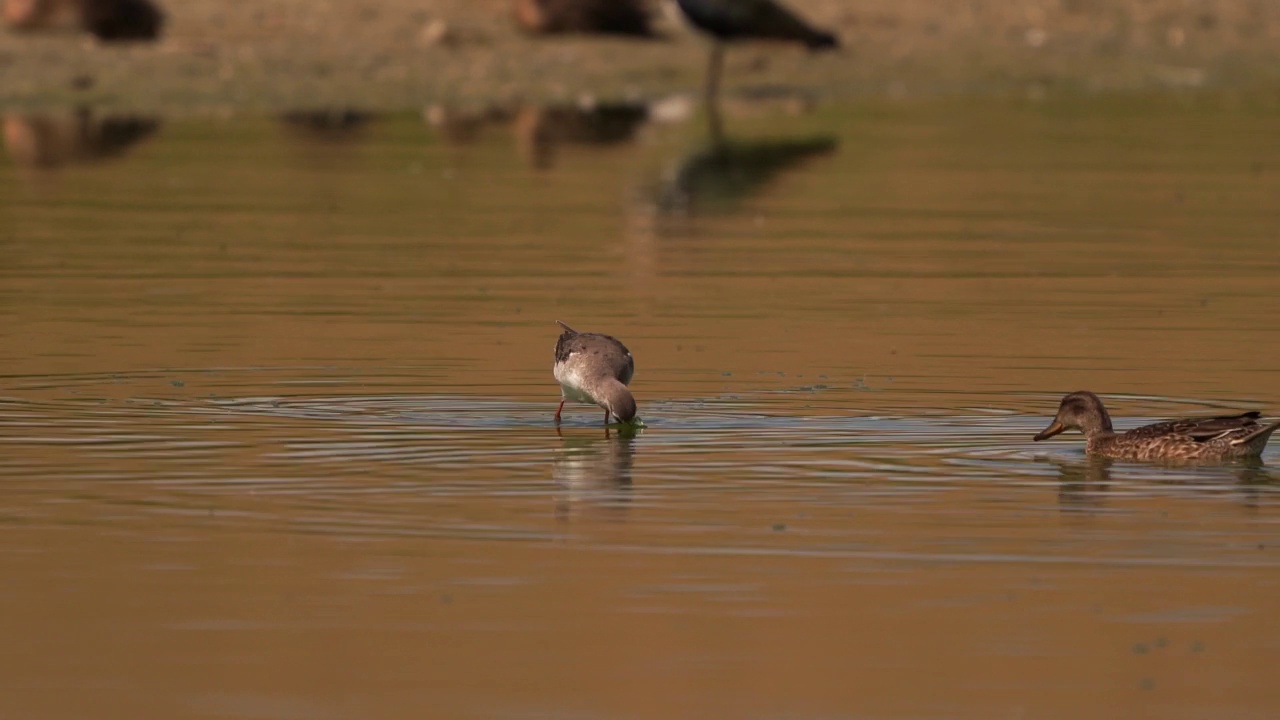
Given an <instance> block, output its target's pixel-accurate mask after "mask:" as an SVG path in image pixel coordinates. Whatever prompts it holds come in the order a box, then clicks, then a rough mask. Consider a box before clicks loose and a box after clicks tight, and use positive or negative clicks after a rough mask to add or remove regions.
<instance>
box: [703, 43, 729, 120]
mask: <svg viewBox="0 0 1280 720" xmlns="http://www.w3.org/2000/svg"><path fill="white" fill-rule="evenodd" d="M723 67H724V43H722V42H720V41H718V40H717V41H715V42H713V43H711V57H710V58H709V59H708V60H707V85H706V96H705V98H704V99H705V100H706V102H707V105H714V104H715V102H716V96H717V95H719V94H720V71H721V69H722V68H723Z"/></svg>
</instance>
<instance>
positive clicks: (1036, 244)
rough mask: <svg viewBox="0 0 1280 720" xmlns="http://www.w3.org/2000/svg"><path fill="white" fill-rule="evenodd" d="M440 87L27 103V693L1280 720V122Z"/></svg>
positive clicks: (252, 703) (13, 664)
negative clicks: (578, 366) (464, 98)
mask: <svg viewBox="0 0 1280 720" xmlns="http://www.w3.org/2000/svg"><path fill="white" fill-rule="evenodd" d="M427 115H428V117H429V118H431V122H424V121H423V120H422V119H420V118H418V117H414V116H408V115H406V116H387V117H373V116H365V115H363V114H360V113H344V114H334V115H330V116H327V117H314V116H308V115H296V116H288V117H286V118H282V119H269V118H263V119H257V120H199V119H187V120H165V119H157V118H123V117H118V118H103V117H99V116H95V115H94V114H92V113H88V112H84V113H79V114H70V113H69V114H67V115H65V116H50V115H45V116H19V115H10V116H7V117H6V118H5V126H4V130H5V133H4V139H5V149H6V151H7V153H6V154H4V155H2V156H0V250H2V251H3V256H4V258H5V262H4V263H3V265H0V488H2V491H3V501H2V502H0V532H2V533H3V536H4V542H3V543H0V576H3V578H4V582H3V583H2V584H0V637H3V638H4V641H5V642H4V644H5V646H6V651H5V652H4V653H0V717H3V718H8V717H14V718H28V717H32V718H34V717H86V716H92V717H103V718H137V717H198V718H206V717H207V718H369V717H388V718H390V717H405V716H409V715H414V716H419V717H442V718H446V717H447V718H472V717H474V718H495V717H501V718H641V717H644V718H648V717H689V718H710V717H742V718H815V719H816V718H961V717H963V718H1022V717H1026V718H1080V717H1124V718H1134V717H1138V718H1143V717H1150V718H1188V719H1190V718H1205V717H1214V718H1270V717H1274V715H1275V712H1276V711H1277V708H1280V690H1278V689H1277V687H1276V685H1275V683H1274V678H1273V675H1274V669H1275V668H1276V667H1277V662H1280V626H1278V624H1277V620H1276V617H1277V613H1276V611H1277V609H1280V602H1278V601H1277V597H1280V493H1278V488H1280V484H1278V483H1280V447H1277V448H1275V449H1272V450H1269V451H1268V452H1267V453H1266V454H1264V456H1263V458H1262V459H1261V461H1260V462H1257V463H1247V464H1233V465H1226V466H1206V467H1162V466H1156V465H1143V464H1131V463H1106V462H1097V461H1091V460H1088V459H1086V457H1085V456H1084V454H1083V442H1082V440H1081V438H1080V436H1079V435H1065V436H1062V437H1060V438H1057V439H1055V440H1053V441H1050V442H1047V443H1032V442H1031V440H1030V438H1031V436H1032V435H1033V434H1035V433H1036V432H1037V431H1038V430H1040V429H1042V428H1043V427H1044V426H1045V425H1046V424H1047V422H1048V420H1049V419H1050V417H1051V416H1052V414H1053V412H1054V410H1055V409H1056V406H1057V401H1058V399H1059V398H1060V397H1061V395H1062V394H1063V393H1065V392H1068V391H1071V390H1076V389H1081V388H1088V389H1092V390H1095V391H1097V392H1099V393H1101V394H1102V395H1103V396H1104V397H1105V399H1106V400H1107V402H1108V407H1109V408H1110V409H1111V411H1112V415H1113V416H1114V417H1115V418H1116V419H1117V424H1118V425H1119V426H1121V427H1130V426H1133V425H1136V424H1139V423H1141V422H1144V421H1149V420H1152V419H1156V418H1163V417H1171V416H1177V415H1182V414H1191V415H1194V414H1203V413H1220V412H1224V411H1226V410H1229V409H1236V408H1238V409H1239V410H1246V409H1260V410H1263V411H1264V412H1266V411H1269V412H1273V413H1274V412H1280V375H1278V374H1277V372H1276V358H1277V357H1280V279H1278V278H1280V251H1278V250H1277V240H1278V239H1280V238H1277V231H1278V229H1280V145H1277V144H1276V143H1275V141H1274V137H1275V127H1276V122H1277V120H1278V119H1280V118H1277V117H1276V116H1275V115H1274V114H1267V113H1264V112H1261V111H1254V110H1251V109H1250V107H1249V105H1248V104H1247V103H1239V102H1237V103H1230V104H1228V103H1224V102H1220V101H1215V100H1208V99H1203V100H1196V99H1191V100H1186V101H1175V100H1159V99H1155V100H1150V101H1146V102H1139V101H1127V102H1121V103H1116V102H1106V101H1093V102H1090V103H1080V104H1072V103H1067V102H1059V103H1042V104H1018V103H1006V104H999V103H996V104H991V103H987V104H983V105H979V104H976V103H962V102H957V103H938V104H920V105H914V104H892V103H886V104H877V105H872V106H865V107H845V108H838V107H820V108H818V109H817V110H816V111H815V112H813V113H812V114H805V115H792V114H788V113H785V112H782V111H781V110H768V109H766V110H756V111H752V110H750V109H743V108H738V109H736V110H731V111H730V112H728V113H727V114H726V117H725V123H726V129H727V132H728V144H726V145H723V146H717V147H711V146H709V144H708V141H707V138H706V133H705V131H704V130H703V128H702V126H701V124H700V123H699V122H697V121H696V120H689V121H685V122H657V121H652V120H648V119H646V115H645V113H633V112H629V111H627V109H625V108H614V109H610V110H608V111H607V112H606V111H600V112H596V113H592V114H590V117H586V118H584V117H583V113H579V112H577V111H575V110H573V109H571V108H569V109H566V108H549V109H538V110H533V109H525V110H520V111H515V112H493V113H472V114H463V113H449V112H445V111H442V110H439V109H437V110H435V111H433V112H430V113H428V114H427ZM557 319H559V320H564V321H566V322H569V323H571V324H573V325H575V326H577V327H579V328H580V329H585V330H598V331H605V332H610V333H613V334H615V335H617V336H619V337H620V338H621V339H623V340H624V341H625V342H626V343H627V345H628V346H629V347H630V349H631V350H632V352H633V353H634V354H635V357H636V364H637V370H636V376H635V379H634V381H633V383H632V387H633V389H634V391H635V393H636V397H637V399H638V401H639V404H640V415H641V417H642V418H643V419H644V421H645V424H646V427H644V428H643V429H641V430H638V431H619V430H618V429H613V430H609V431H606V430H605V429H604V428H603V427H601V426H600V424H599V422H600V412H599V411H598V410H597V409H595V408H587V407H582V406H578V407H573V406H570V407H567V408H566V421H565V423H564V425H563V426H561V428H560V429H559V430H558V431H557V429H556V427H555V425H554V424H553V422H552V414H553V413H554V411H555V406H556V403H557V401H558V399H559V391H558V388H557V387H556V386H555V383H554V381H553V379H552V378H551V372H550V365H551V361H552V347H553V345H554V342H555V338H556V335H557V331H558V329H557V327H556V326H555V324H554V321H555V320H557Z"/></svg>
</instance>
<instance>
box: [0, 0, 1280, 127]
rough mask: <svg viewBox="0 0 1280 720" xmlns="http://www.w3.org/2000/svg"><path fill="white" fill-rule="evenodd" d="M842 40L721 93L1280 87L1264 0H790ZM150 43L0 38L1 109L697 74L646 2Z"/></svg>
mask: <svg viewBox="0 0 1280 720" xmlns="http://www.w3.org/2000/svg"><path fill="white" fill-rule="evenodd" d="M791 4H792V5H793V6H794V7H795V8H796V9H797V10H799V11H800V12H802V13H803V14H805V15H806V16H807V17H809V18H810V19H811V20H812V21H813V22H814V23H815V24H818V25H822V26H825V27H828V28H830V29H832V30H834V31H835V32H836V33H838V34H839V35H840V37H841V39H842V40H843V42H844V45H845V48H844V50H842V51H841V52H840V53H838V54H823V55H811V54H809V53H806V52H804V51H803V50H798V49H794V48H783V47H775V46H767V45H747V46H742V47H740V48H738V49H735V50H734V51H733V52H731V53H730V54H729V57H728V63H727V67H726V71H727V72H726V77H725V90H726V92H727V93H728V94H730V95H734V94H737V95H744V94H745V95H750V94H759V93H761V92H778V91H783V92H788V93H796V94H800V95H804V96H811V97H814V98H819V99H836V100H838V99H841V98H858V97H875V96H895V97H929V96H937V95H948V94H978V95H989V94H996V95H1023V94H1030V95H1033V96H1040V95H1054V94H1069V93H1098V92H1153V91H1154V92H1162V91H1184V90H1188V89H1191V90H1209V91H1214V90H1222V91H1241V92H1247V93H1249V94H1250V95H1253V96H1257V97H1265V98H1270V99H1272V100H1275V99H1276V98H1277V96H1278V95H1280V91H1278V90H1277V88H1280V4H1276V3H1274V2H1271V1H1270V0H1221V1H1220V2H1211V3H1209V2H1204V3H1186V2H1183V1H1182V0H1146V1H1140V0H1130V1H1128V2H1105V1H1104V0H1042V1H1041V2H1013V3H1009V2H1001V1H999V0H936V1H933V2H923V1H916V2H895V1H893V0H863V1H861V2H858V3H848V2H842V1H838V0H793V2H792V3H791ZM164 9H165V11H166V14H167V23H166V26H165V32H164V35H163V37H162V38H161V39H160V40H159V41H158V42H155V43H141V44H131V45H124V46H118V45H107V44H103V43H100V42H97V41H95V40H92V39H91V38H89V37H88V36H86V35H82V34H78V33H75V32H71V31H66V30H63V31H59V32H51V33H17V32H12V31H9V30H3V31H0V105H2V106H5V107H10V108H14V107H32V106H42V105H61V104H67V103H91V104H95V105H100V106H109V107H120V108H128V109H139V110H140V109H155V110H165V111H169V112H174V111H193V112H207V111H278V110H284V109H289V108H299V107H323V106H341V107H360V108H366V109H373V110H399V109H410V108H414V109H416V108H421V107H424V106H428V105H433V104H462V105H469V104H476V105H483V104H486V103H494V102H497V103H507V102H513V101H515V100H518V99H519V100H525V101H553V100H563V99H569V98H576V97H579V96H582V95H591V96H594V97H599V98H605V99H609V98H625V97H631V98H652V97H661V96H665V95H669V94H671V93H675V92H681V91H691V90H694V89H696V88H697V87H698V84H699V83H700V82H701V77H702V69H703V63H704V61H705V54H706V43H705V41H704V40H703V39H702V38H701V37H699V36H696V35H694V34H693V33H691V32H690V31H689V30H687V29H686V28H685V27H684V26H683V25H681V24H680V23H679V22H677V21H676V20H675V19H674V18H673V17H672V16H671V15H670V14H667V13H664V12H663V11H661V10H660V9H659V10H657V11H656V14H657V16H658V17H657V20H656V22H655V27H656V29H657V31H658V33H659V34H660V37H659V38H657V39H652V40H644V39H619V38H592V37H563V36H557V37H550V38H547V37H530V36H528V35H526V34H523V33H521V32H520V31H519V30H518V29H517V28H516V27H515V24H514V22H513V21H512V17H511V12H510V6H509V2H508V0H435V1H434V2H430V1H425V2H424V1H422V0H418V1H415V2H410V1H409V0H384V1H382V2H354V3H353V2H336V1H327V0H261V2H257V3H253V4H252V5H246V4H240V3H225V2H217V1H215V0H184V2H181V3H177V2H172V1H170V2H168V3H165V5H164Z"/></svg>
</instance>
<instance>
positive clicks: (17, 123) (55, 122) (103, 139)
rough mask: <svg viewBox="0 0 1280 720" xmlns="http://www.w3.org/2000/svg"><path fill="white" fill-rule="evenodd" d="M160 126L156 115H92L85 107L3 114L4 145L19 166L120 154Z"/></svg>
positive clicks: (52, 164) (52, 165) (45, 165)
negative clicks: (57, 112) (56, 112)
mask: <svg viewBox="0 0 1280 720" xmlns="http://www.w3.org/2000/svg"><path fill="white" fill-rule="evenodd" d="M159 128H160V121H159V120H158V119H156V118H152V117H142V116H132V115H106V116H103V117H95V116H94V114H93V112H92V111H91V110H89V109H87V108H81V109H78V110H76V111H74V112H72V113H70V114H67V115H54V114H30V115H6V116H5V117H4V147H5V151H6V152H8V154H9V156H10V157H11V158H13V161H14V163H15V164H17V165H19V166H21V167H27V168H39V169H48V168H57V167H62V166H65V165H73V164H79V163H87V162H92V161H96V160H104V159H108V158H114V157H119V156H121V155H124V154H125V153H126V152H128V151H129V150H130V149H131V148H133V147H134V146H135V145H137V144H138V143H140V142H142V141H143V140H145V139H147V138H149V137H151V136H152V135H154V134H155V133H156V132H157V131H158V130H159Z"/></svg>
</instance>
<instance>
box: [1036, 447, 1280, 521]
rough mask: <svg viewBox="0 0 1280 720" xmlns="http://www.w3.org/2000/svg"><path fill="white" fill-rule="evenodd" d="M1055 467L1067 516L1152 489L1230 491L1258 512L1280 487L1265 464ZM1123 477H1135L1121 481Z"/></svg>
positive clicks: (1093, 461) (1088, 461)
mask: <svg viewBox="0 0 1280 720" xmlns="http://www.w3.org/2000/svg"><path fill="white" fill-rule="evenodd" d="M1050 462H1052V463H1053V464H1054V465H1056V466H1057V468H1058V502H1059V504H1060V506H1061V508H1062V509H1063V510H1064V511H1092V510H1098V509H1101V508H1102V507H1103V506H1104V505H1105V502H1106V499H1107V496H1108V495H1109V494H1114V493H1117V492H1121V491H1122V490H1123V491H1127V492H1130V493H1132V492H1136V491H1138V489H1139V488H1143V487H1144V486H1145V485H1147V483H1152V484H1154V485H1158V486H1162V487H1166V488H1170V489H1176V488H1183V489H1185V490H1186V491H1188V492H1191V493H1197V494H1199V493H1212V494H1218V493H1221V492H1222V490H1223V489H1224V488H1230V489H1233V490H1234V491H1235V494H1237V497H1238V499H1239V500H1240V502H1241V503H1242V504H1243V505H1244V506H1246V507H1258V506H1259V503H1260V498H1261V496H1262V495H1263V494H1265V493H1268V492H1272V491H1273V488H1272V487H1271V486H1274V485H1277V484H1278V483H1280V478H1277V477H1276V475H1275V474H1274V473H1273V471H1272V470H1271V469H1270V468H1268V467H1267V466H1266V465H1265V464H1264V463H1263V462H1262V460H1261V459H1259V458H1249V459H1246V460H1241V461H1237V462H1226V463H1221V462H1213V463H1203V464H1169V463H1143V462H1127V463H1120V464H1119V465H1118V466H1117V461H1115V460H1111V459H1109V458H1104V457H1093V456H1084V457H1081V458H1078V459H1071V460H1065V459H1052V460H1050ZM1120 472H1124V473H1126V474H1131V475H1133V477H1130V478H1125V477H1123V476H1119V475H1118V474H1119V473H1120ZM1144 492H1145V490H1144Z"/></svg>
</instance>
